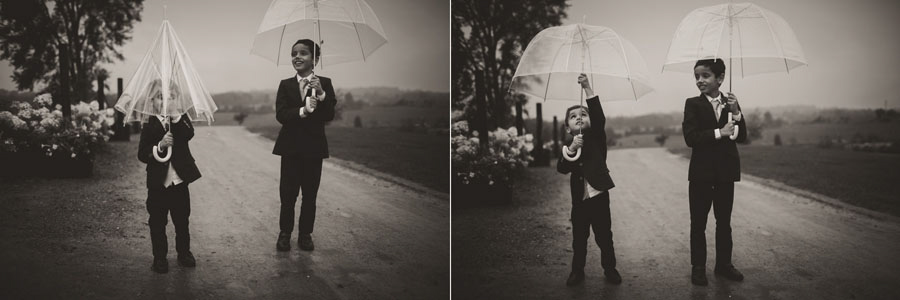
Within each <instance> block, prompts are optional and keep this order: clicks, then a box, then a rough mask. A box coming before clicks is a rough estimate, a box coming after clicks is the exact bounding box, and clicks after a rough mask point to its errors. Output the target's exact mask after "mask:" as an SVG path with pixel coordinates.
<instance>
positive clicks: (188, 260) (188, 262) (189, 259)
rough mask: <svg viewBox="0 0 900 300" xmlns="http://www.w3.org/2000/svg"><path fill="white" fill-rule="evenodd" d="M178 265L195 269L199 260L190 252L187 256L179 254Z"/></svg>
mask: <svg viewBox="0 0 900 300" xmlns="http://www.w3.org/2000/svg"><path fill="white" fill-rule="evenodd" d="M178 264H179V265H181V266H182V267H188V268H193V267H196V266H197V260H196V259H194V254H193V253H191V252H190V251H188V253H186V254H178Z"/></svg>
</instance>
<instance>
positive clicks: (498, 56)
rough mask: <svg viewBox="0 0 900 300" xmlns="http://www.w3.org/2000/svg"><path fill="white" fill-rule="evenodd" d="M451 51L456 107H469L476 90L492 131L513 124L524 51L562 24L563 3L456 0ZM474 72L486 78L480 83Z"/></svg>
mask: <svg viewBox="0 0 900 300" xmlns="http://www.w3.org/2000/svg"><path fill="white" fill-rule="evenodd" d="M452 7H453V10H452V11H453V16H452V19H451V23H452V24H451V26H452V29H451V43H452V46H451V48H452V49H453V50H452V51H453V52H452V55H453V65H452V66H451V74H452V75H451V76H452V78H451V80H452V81H453V88H454V92H453V93H452V94H453V95H454V98H453V107H454V108H455V109H462V108H466V109H467V111H468V112H471V107H467V106H466V101H468V99H472V98H473V97H474V95H475V94H476V91H480V92H482V93H483V95H484V97H485V99H484V100H485V102H486V103H487V110H488V111H487V115H488V119H487V124H479V125H483V126H487V127H488V128H496V127H497V126H502V127H506V126H509V124H512V122H513V116H512V115H511V113H510V111H511V110H510V107H511V106H512V105H514V104H515V101H522V100H521V99H520V98H518V97H507V90H508V88H509V84H510V82H511V80H512V76H513V74H514V73H515V71H516V66H517V64H518V62H519V58H520V57H521V55H522V51H523V50H524V49H525V46H526V45H528V42H530V41H531V39H532V38H533V37H534V36H535V35H536V34H537V33H538V32H540V31H541V30H543V29H546V28H548V27H552V26H557V25H560V24H562V20H563V19H564V18H565V17H566V12H565V10H566V8H568V4H566V1H565V0H526V1H503V0H453V1H452ZM476 73H480V74H481V75H482V76H483V78H484V80H483V82H480V83H476V82H475V81H476V80H475V76H476Z"/></svg>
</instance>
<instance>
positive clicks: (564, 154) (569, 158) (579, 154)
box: [562, 146, 581, 161]
mask: <svg viewBox="0 0 900 300" xmlns="http://www.w3.org/2000/svg"><path fill="white" fill-rule="evenodd" d="M568 149H569V147H568V146H563V147H562V155H563V158H565V159H566V160H568V161H577V160H578V158H580V157H581V148H578V150H576V151H575V157H569V153H566V150H568Z"/></svg>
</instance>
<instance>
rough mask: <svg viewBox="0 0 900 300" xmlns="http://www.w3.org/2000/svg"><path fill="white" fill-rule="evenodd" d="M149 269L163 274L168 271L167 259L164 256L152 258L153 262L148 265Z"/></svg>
mask: <svg viewBox="0 0 900 300" xmlns="http://www.w3.org/2000/svg"><path fill="white" fill-rule="evenodd" d="M150 270H153V272H156V273H159V274H165V273H168V272H169V260H168V259H166V258H165V257H163V258H153V264H152V265H150Z"/></svg>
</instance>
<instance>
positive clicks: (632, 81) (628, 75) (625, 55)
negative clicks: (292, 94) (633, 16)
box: [613, 31, 638, 101]
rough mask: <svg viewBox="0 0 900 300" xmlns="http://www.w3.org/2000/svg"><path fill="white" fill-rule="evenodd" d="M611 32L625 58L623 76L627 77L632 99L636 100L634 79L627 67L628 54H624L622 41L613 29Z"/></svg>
mask: <svg viewBox="0 0 900 300" xmlns="http://www.w3.org/2000/svg"><path fill="white" fill-rule="evenodd" d="M613 34H615V35H616V37H617V38H618V40H619V49H622V58H624V59H625V72H626V73H625V78H626V79H628V83H629V84H630V85H631V94H632V95H634V101H637V98H638V96H637V92H636V91H635V90H634V80H631V68H629V67H628V54H625V45H624V42H623V41H622V37H620V36H619V34H618V33H616V32H615V31H613Z"/></svg>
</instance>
